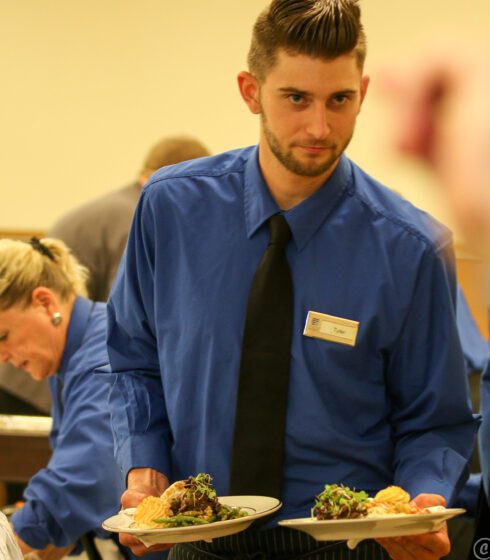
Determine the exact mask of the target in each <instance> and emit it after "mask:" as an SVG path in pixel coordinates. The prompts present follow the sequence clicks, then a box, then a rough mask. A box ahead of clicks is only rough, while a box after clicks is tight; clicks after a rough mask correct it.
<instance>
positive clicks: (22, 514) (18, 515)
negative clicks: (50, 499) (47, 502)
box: [10, 501, 53, 550]
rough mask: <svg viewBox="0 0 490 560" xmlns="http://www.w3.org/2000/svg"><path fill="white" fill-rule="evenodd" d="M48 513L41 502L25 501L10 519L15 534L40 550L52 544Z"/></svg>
mask: <svg viewBox="0 0 490 560" xmlns="http://www.w3.org/2000/svg"><path fill="white" fill-rule="evenodd" d="M48 515H49V514H48V511H47V510H46V509H45V508H44V506H43V505H42V504H41V502H37V501H36V502H35V503H33V502H27V503H26V504H25V505H24V506H23V507H22V508H21V509H19V510H18V511H16V512H15V513H14V514H13V515H12V517H11V518H10V521H11V523H12V525H13V526H14V529H15V532H16V533H17V535H19V537H20V538H21V539H22V540H23V541H24V542H25V543H26V544H28V545H29V546H30V547H31V548H35V549H38V550H40V549H43V548H46V547H47V546H48V545H49V544H53V543H52V542H51V537H50V534H49V531H48V523H47V516H48Z"/></svg>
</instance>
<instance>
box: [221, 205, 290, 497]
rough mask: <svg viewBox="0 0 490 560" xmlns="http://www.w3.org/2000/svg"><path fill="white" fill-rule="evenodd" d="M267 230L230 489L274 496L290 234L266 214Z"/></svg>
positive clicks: (286, 348) (250, 313)
mask: <svg viewBox="0 0 490 560" xmlns="http://www.w3.org/2000/svg"><path fill="white" fill-rule="evenodd" d="M269 229H270V241H269V245H268V246H267V249H266V250H265V253H264V255H263V257H262V259H261V261H260V263H259V266H258V268H257V271H256V272H255V276H254V278H253V280H252V286H251V288H250V293H249V297H248V304H247V313H246V317H245V329H244V333H243V343H242V356H241V364H240V379H239V383H238V397H237V409H236V419H235V434H234V440H233V452H232V461H231V477H230V490H229V492H230V494H231V495H240V494H242V495H259V496H273V497H276V498H279V497H280V495H281V486H282V467H283V457H284V431H285V422H286V409H287V399H288V381H289V362H290V357H291V336H292V319H293V286H292V281H291V273H290V270H289V264H288V261H287V259H286V254H285V248H286V244H287V242H288V240H289V238H290V236H291V232H290V230H289V226H288V223H287V221H286V219H285V218H284V216H282V215H279V214H278V215H275V216H272V217H271V218H270V220H269Z"/></svg>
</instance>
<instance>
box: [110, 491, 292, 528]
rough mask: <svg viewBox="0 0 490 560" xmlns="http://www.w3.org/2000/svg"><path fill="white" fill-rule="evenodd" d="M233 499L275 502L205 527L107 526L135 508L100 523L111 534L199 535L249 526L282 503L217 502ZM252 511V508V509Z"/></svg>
mask: <svg viewBox="0 0 490 560" xmlns="http://www.w3.org/2000/svg"><path fill="white" fill-rule="evenodd" d="M234 497H240V498H247V497H250V498H269V499H270V500H275V502H276V503H275V504H274V505H271V506H270V507H269V508H267V509H265V510H263V511H260V512H258V513H257V512H256V513H251V514H249V515H246V516H244V517H237V518H235V519H226V520H224V521H215V522H213V523H208V524H206V525H189V526H187V527H161V528H156V527H155V528H150V529H139V528H136V527H131V528H130V527H124V528H121V529H116V528H115V527H111V526H110V525H107V521H109V519H112V518H113V517H117V516H118V515H121V514H123V515H124V514H125V513H130V512H131V513H133V512H134V510H135V509H136V508H126V509H122V510H120V511H119V512H118V513H116V514H114V515H111V516H110V517H108V518H107V519H105V520H104V521H103V522H102V528H103V529H105V530H106V531H109V532H111V533H127V534H131V535H141V536H145V535H148V536H150V535H152V536H157V535H159V534H165V535H172V534H175V535H177V534H179V535H180V534H186V533H194V532H195V533H200V532H206V533H207V532H214V531H216V530H219V529H220V527H224V526H230V525H233V524H235V525H241V524H242V523H248V524H249V525H250V524H252V523H253V522H254V521H255V520H256V519H260V518H261V517H265V516H266V515H271V514H272V513H274V512H275V511H277V510H279V509H280V508H281V507H282V501H281V500H279V499H278V498H273V497H272V496H252V495H251V496H218V500H222V499H229V498H234ZM232 507H236V506H232ZM240 507H243V508H245V507H251V508H252V506H240ZM252 509H253V508H252Z"/></svg>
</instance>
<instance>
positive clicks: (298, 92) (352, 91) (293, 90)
mask: <svg viewBox="0 0 490 560" xmlns="http://www.w3.org/2000/svg"><path fill="white" fill-rule="evenodd" d="M277 91H279V92H281V93H294V94H296V95H311V94H310V92H309V91H306V90H302V89H298V88H295V87H288V86H286V87H281V88H278V90H277ZM358 91H359V90H358V89H341V90H339V91H334V92H332V93H331V94H330V95H331V96H335V95H355V94H356V93H358Z"/></svg>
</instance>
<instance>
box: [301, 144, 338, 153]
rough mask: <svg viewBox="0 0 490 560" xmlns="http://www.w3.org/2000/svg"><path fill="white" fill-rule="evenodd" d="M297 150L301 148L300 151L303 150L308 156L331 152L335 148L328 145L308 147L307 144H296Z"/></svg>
mask: <svg viewBox="0 0 490 560" xmlns="http://www.w3.org/2000/svg"><path fill="white" fill-rule="evenodd" d="M297 147H298V148H301V149H302V150H304V151H305V152H308V153H310V154H323V153H324V152H326V151H328V150H332V149H333V148H334V147H335V146H332V145H330V144H328V145H318V144H317V145H313V146H311V145H308V144H297Z"/></svg>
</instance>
